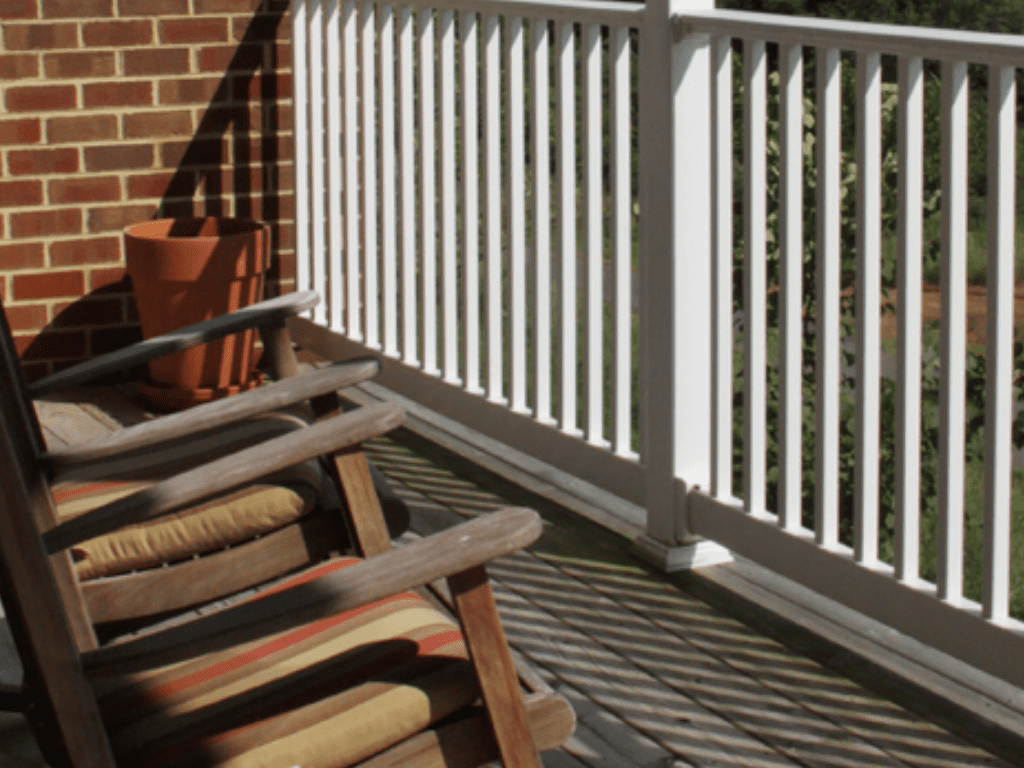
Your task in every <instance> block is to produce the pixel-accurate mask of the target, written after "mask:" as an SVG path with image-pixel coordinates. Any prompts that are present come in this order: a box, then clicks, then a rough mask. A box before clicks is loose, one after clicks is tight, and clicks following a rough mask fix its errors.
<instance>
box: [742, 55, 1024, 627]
mask: <svg viewBox="0 0 1024 768" xmlns="http://www.w3.org/2000/svg"><path fill="white" fill-rule="evenodd" d="M734 66H735V70H734V78H735V87H734V94H735V96H734V98H735V103H734V110H735V114H736V115H739V114H741V112H742V67H741V63H740V57H739V56H737V57H735V58H734ZM813 67H814V60H813V57H808V58H807V59H806V60H805V70H806V71H807V81H808V82H813ZM854 77H855V75H854V67H853V66H851V62H845V63H844V66H843V84H842V86H843V88H842V90H843V93H844V104H843V127H842V133H843V135H844V145H843V152H842V157H841V161H840V162H841V170H840V174H841V185H842V195H841V228H842V244H841V259H842V283H843V286H844V287H847V288H849V287H852V286H853V284H854V281H855V276H856V176H857V168H856V163H855V153H854V148H853V138H852V137H854V136H855V132H854V130H855V126H854V121H855V111H854V110H855V105H854V94H855V92H856V90H855V82H854ZM768 91H769V94H768V114H767V136H768V146H767V154H768V157H767V190H766V191H767V200H768V211H767V222H768V224H767V228H768V233H767V237H768V253H767V261H768V264H767V270H768V279H769V285H770V286H771V284H773V283H775V281H776V279H777V275H778V270H779V249H778V227H779V192H780V189H779V187H780V178H779V173H780V163H779V160H780V146H779V97H778V91H779V75H778V73H777V72H776V71H772V72H770V74H769V81H768ZM805 92H809V89H805ZM972 95H973V94H972ZM940 102H941V86H940V83H939V81H938V80H937V79H936V78H929V79H927V81H926V85H925V124H926V125H929V126H935V127H934V129H929V130H927V131H926V135H925V150H924V151H925V169H924V173H925V180H924V184H925V200H924V211H923V213H924V215H925V218H926V221H927V222H937V221H938V219H939V216H940V213H941V211H940V209H941V194H940V187H941V183H940V180H941V146H940V135H939V130H938V128H937V125H938V122H939V110H940ZM803 107H804V109H803V113H804V122H803V137H802V141H801V152H802V161H803V168H804V175H803V179H802V184H803V208H804V209H803V220H804V222H803V224H804V226H803V233H802V235H803V248H802V265H801V266H802V272H803V289H804V290H803V309H804V333H803V348H802V360H803V382H802V395H803V397H802V400H803V403H802V422H803V429H802V445H803V450H802V453H803V467H802V478H803V482H802V512H803V520H804V524H805V525H807V526H811V525H813V510H814V504H815V477H814V474H815V473H814V468H815V467H814V455H815V452H814V442H815V389H816V382H815V356H816V354H817V350H816V348H815V342H814V332H813V327H814V322H815V320H814V318H815V314H816V296H815V270H816V266H815V250H816V245H815V231H816V222H815V213H816V171H815V167H816V158H815V147H816V136H815V126H816V110H815V102H814V100H813V99H811V98H805V99H804V104H803ZM971 120H972V123H971V134H972V136H973V137H974V138H973V139H972V144H971V146H970V150H969V151H970V154H971V157H972V158H974V159H975V161H976V162H982V163H983V162H984V157H985V150H986V147H985V140H986V138H987V137H986V132H985V127H986V124H987V117H986V114H985V105H984V100H983V99H981V98H976V99H975V109H974V110H973V111H972V114H971ZM896 130H897V86H896V84H895V83H893V82H886V83H884V84H883V87H882V159H881V162H882V177H883V183H882V226H883V231H884V232H886V233H887V234H888V236H890V237H891V236H893V235H894V233H895V229H896V217H897V200H896V194H897V184H896V182H897V178H896V174H897V165H898V159H897V143H896ZM734 136H735V142H736V144H735V147H734V150H735V154H734V156H735V157H736V158H742V156H743V146H742V132H741V131H735V132H734ZM978 137H980V138H978ZM979 157H980V158H981V160H980V161H977V158H979ZM735 167H736V177H735V179H734V185H735V189H737V190H739V189H742V173H743V170H742V167H741V164H740V163H739V162H737V163H736V164H735ZM972 181H973V182H974V190H973V191H974V194H975V195H980V196H983V195H984V191H985V190H984V175H983V173H981V172H980V171H979V170H978V167H977V165H976V166H975V169H974V171H973V172H972ZM739 197H740V196H739V195H737V198H739ZM735 214H736V215H735V217H734V234H735V243H736V251H735V254H734V264H735V269H734V275H733V279H734V296H735V297H736V309H737V310H740V309H742V301H743V274H744V264H743V210H742V202H740V201H738V202H737V206H736V210H735ZM978 215H981V216H983V207H982V208H981V212H980V213H979V214H978ZM982 221H983V219H982ZM927 234H928V228H927V227H926V235H927ZM936 234H937V232H936ZM923 257H924V260H925V271H926V274H930V273H935V274H937V272H938V268H937V265H938V259H939V238H938V237H937V236H936V237H932V238H929V239H928V240H927V241H926V244H925V253H924V254H923ZM883 282H884V284H885V285H888V286H891V285H893V284H894V282H895V259H894V258H893V259H890V260H889V262H888V263H887V264H886V269H885V270H884V275H883ZM841 323H842V334H843V336H844V338H846V339H847V343H846V344H844V347H843V348H844V350H845V351H844V356H845V359H844V361H843V363H844V365H843V370H844V371H845V373H844V378H843V380H842V383H841V393H840V401H841V407H840V421H841V423H840V466H839V471H840V479H839V485H840V499H839V510H840V538H841V540H842V541H844V542H845V543H847V544H852V543H853V516H854V489H855V487H856V485H855V475H856V463H857V461H858V456H857V454H856V451H855V434H856V432H855V429H856V405H855V402H856V401H855V397H854V392H855V385H856V382H855V380H854V378H853V370H854V365H855V358H854V353H853V349H854V344H853V339H852V335H853V332H854V331H853V329H854V323H855V307H854V302H853V300H852V298H849V297H848V298H845V299H844V300H843V305H842V319H841ZM768 324H769V329H770V330H769V339H768V359H769V364H768V368H767V370H766V377H767V393H768V395H767V403H766V408H767V414H766V417H767V423H768V435H767V454H768V455H767V466H768V471H767V488H766V489H765V490H766V494H767V499H768V503H769V506H775V502H776V499H777V496H778V409H779V402H778V396H779V370H778V347H779V344H778V331H777V328H778V293H777V291H775V290H774V289H772V288H771V287H770V288H769V301H768ZM937 337H938V332H937V329H935V328H929V329H927V330H926V334H925V338H924V356H923V359H922V383H921V400H922V405H921V414H920V419H921V438H922V439H921V446H920V466H921V474H920V497H921V508H920V514H921V547H922V561H921V563H922V572H921V575H922V576H923V577H924V578H929V579H934V577H935V571H936V562H935V547H936V536H937V534H936V531H937V517H938V481H939V477H940V476H941V470H940V468H939V461H938V459H939V457H938V446H939V425H940V418H939V415H940V410H939V375H940V371H939V360H938V357H939V353H938V338H937ZM1015 358H1016V365H1017V369H1018V370H1024V347H1022V346H1021V344H1019V343H1018V344H1017V345H1016V348H1015ZM966 366H967V374H966V384H967V425H966V426H967V444H966V447H965V459H966V460H967V461H968V463H969V464H971V465H972V466H973V465H978V466H981V465H982V462H983V458H984V456H983V454H984V427H985V423H984V422H985V418H984V416H985V414H984V404H985V359H984V356H983V355H980V354H976V353H975V352H973V351H972V352H969V353H968V355H967V359H966ZM735 371H736V382H735V388H734V392H735V398H734V410H733V413H734V419H735V420H734V459H735V461H734V485H735V487H736V488H737V490H738V491H740V492H745V491H746V489H743V488H742V459H743V453H744V446H743V415H744V414H743V402H742V400H743V398H742V376H743V370H742V360H741V359H740V356H739V355H737V360H736V365H735ZM880 386H881V392H880V395H881V412H880V428H881V435H880V446H879V473H880V496H879V505H880V512H881V519H880V528H881V530H880V538H879V553H880V556H881V557H882V558H883V559H884V560H887V561H889V562H892V560H893V557H894V538H895V536H894V532H895V524H896V521H895V509H896V497H895V493H896V476H895V472H896V429H897V426H898V424H899V419H898V418H897V413H896V403H897V394H896V385H895V382H893V381H892V380H890V379H883V380H882V381H881V384H880ZM1016 388H1017V390H1018V391H1017V392H1016V393H1015V394H1016V395H1018V399H1019V396H1020V395H1021V394H1024V393H1022V392H1021V391H1020V390H1021V389H1022V387H1021V380H1020V378H1019V377H1018V381H1017V382H1016ZM1014 426H1015V428H1014V434H1015V443H1016V445H1017V446H1018V447H1021V446H1024V418H1018V419H1017V420H1016V422H1015V425H1014ZM968 503H969V505H970V504H973V505H974V506H973V507H971V508H970V509H969V510H968V525H976V524H977V523H976V520H977V517H978V515H979V514H980V512H979V511H978V508H980V503H981V502H980V500H979V499H978V498H974V499H973V500H972V499H968ZM1022 516H1024V510H1022ZM973 541H974V539H970V537H969V542H973ZM971 546H974V544H971ZM1022 547H1024V545H1022ZM1022 556H1024V555H1022ZM965 558H966V560H967V561H968V562H980V560H979V558H980V554H979V553H978V552H968V553H966V554H965ZM971 567H973V566H971ZM971 572H972V573H973V571H971ZM972 578H973V577H972ZM979 578H980V577H979ZM968 586H969V589H968V594H969V595H970V593H971V590H973V589H974V587H973V586H970V585H968ZM1014 601H1015V602H1014V605H1015V606H1017V608H1015V610H1024V594H1021V595H1015V597H1014Z"/></svg>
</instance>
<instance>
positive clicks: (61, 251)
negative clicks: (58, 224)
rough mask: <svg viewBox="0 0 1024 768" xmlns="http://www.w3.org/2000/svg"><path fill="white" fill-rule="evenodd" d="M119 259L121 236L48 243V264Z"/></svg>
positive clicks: (99, 262)
mask: <svg viewBox="0 0 1024 768" xmlns="http://www.w3.org/2000/svg"><path fill="white" fill-rule="evenodd" d="M120 260H121V238H119V237H90V238H87V239H82V240H57V241H56V242H53V243H50V264H52V265H53V266H55V267H74V266H82V265H84V264H108V263H111V262H117V261H120Z"/></svg>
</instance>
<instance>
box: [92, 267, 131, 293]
mask: <svg viewBox="0 0 1024 768" xmlns="http://www.w3.org/2000/svg"><path fill="white" fill-rule="evenodd" d="M131 290H132V282H131V280H130V279H129V277H128V272H127V270H125V268H124V267H107V268H103V269H90V270H89V291H90V293H97V292H100V293H104V294H108V293H130V292H131Z"/></svg>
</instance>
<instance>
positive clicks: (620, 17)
mask: <svg viewBox="0 0 1024 768" xmlns="http://www.w3.org/2000/svg"><path fill="white" fill-rule="evenodd" d="M365 1H366V2H372V1H373V0H365ZM395 5H403V6H408V7H411V8H433V9H438V10H446V11H474V12H476V13H481V14H497V15H499V16H515V17H523V18H528V19H529V18H535V19H550V20H553V21H575V22H589V23H592V24H607V25H609V26H620V27H621V26H629V27H638V26H639V25H640V22H641V20H642V18H643V12H644V4H643V3H638V2H618V0H405V1H404V2H402V1H401V0H399V2H397V3H395Z"/></svg>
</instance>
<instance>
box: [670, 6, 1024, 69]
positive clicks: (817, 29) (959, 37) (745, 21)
mask: <svg viewBox="0 0 1024 768" xmlns="http://www.w3.org/2000/svg"><path fill="white" fill-rule="evenodd" d="M673 22H674V24H675V26H676V29H675V31H676V35H677V36H684V35H686V34H691V33H709V34H729V35H732V36H733V37H746V38H751V39H756V40H767V41H771V42H778V43H798V44H801V45H806V46H821V47H828V48H839V49H842V50H846V51H877V52H881V53H889V54H898V55H908V56H921V57H922V58H926V59H952V60H957V61H967V62H974V63H986V64H1003V65H1010V66H1017V67H1024V36H1021V35H1002V34H994V33H990V32H968V31H965V30H954V29H935V28H931V27H910V26H900V25H896V24H872V23H869V22H863V21H843V20H839V19H817V18H807V17H800V16H781V15H777V14H769V13H752V12H749V11H727V10H711V11H686V12H683V13H677V14H674V15H673Z"/></svg>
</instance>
